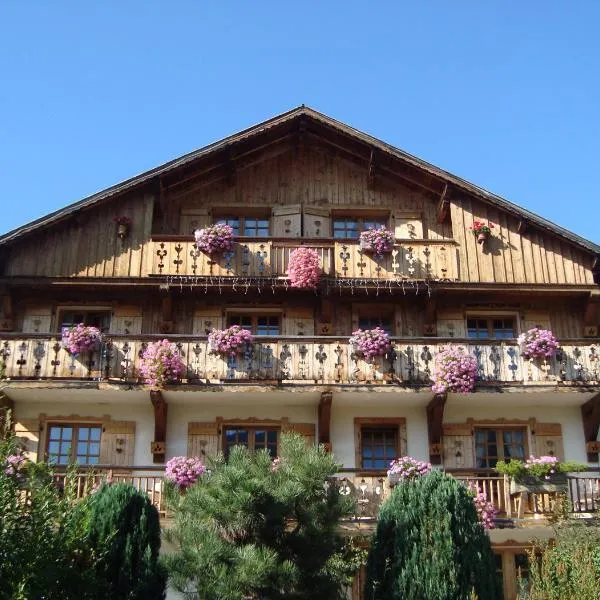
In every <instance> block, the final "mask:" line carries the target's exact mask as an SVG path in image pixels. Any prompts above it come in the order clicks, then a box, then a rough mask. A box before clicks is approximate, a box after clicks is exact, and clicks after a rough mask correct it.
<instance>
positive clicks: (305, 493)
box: [166, 434, 357, 600]
mask: <svg viewBox="0 0 600 600" xmlns="http://www.w3.org/2000/svg"><path fill="white" fill-rule="evenodd" d="M338 468H339V466H338V465H336V464H335V461H334V459H333V457H332V456H331V455H330V454H328V453H327V452H325V450H324V449H323V448H322V447H321V448H317V447H313V448H307V447H306V443H305V441H304V440H303V438H302V437H301V436H298V435H296V434H284V435H282V439H281V457H280V459H279V460H276V461H275V462H273V461H271V458H270V457H269V454H268V453H267V452H266V451H260V452H257V453H255V454H250V453H249V452H248V451H247V450H246V448H243V447H239V446H238V447H235V448H233V449H232V451H231V453H230V456H229V459H228V461H225V460H224V459H223V457H219V458H218V459H217V460H216V461H215V462H214V463H213V464H212V465H211V472H210V473H209V474H207V475H204V476H203V477H202V478H201V480H200V481H199V482H198V483H197V484H196V485H194V486H192V487H191V488H188V489H187V490H186V493H185V494H184V495H181V496H179V495H177V496H176V498H175V513H176V514H175V524H174V527H173V529H172V530H171V531H170V535H171V537H172V539H173V541H175V542H177V543H178V545H179V547H180V552H179V553H177V554H175V555H169V556H167V557H166V560H167V564H168V567H169V571H170V575H171V578H172V582H173V584H174V586H175V588H176V589H178V590H180V591H182V592H188V593H196V594H197V595H198V597H199V598H202V599H203V600H242V599H244V600H249V599H252V600H254V599H259V598H260V599H269V600H280V599H283V598H285V599H286V600H304V599H306V600H308V599H310V600H336V599H341V598H343V597H344V596H343V588H344V586H345V585H347V584H348V583H349V582H350V580H351V576H352V575H353V574H354V572H355V571H356V569H357V565H356V560H355V559H356V555H355V553H354V551H353V550H352V549H350V548H349V547H348V546H347V545H346V543H345V541H344V538H343V536H341V535H340V532H339V522H340V519H342V518H343V517H346V516H349V515H350V514H351V511H352V502H351V501H349V500H348V498H346V497H344V496H341V495H340V494H339V493H337V491H336V488H335V487H334V486H330V485H328V480H329V478H330V477H331V476H332V475H334V474H335V472H336V471H337V470H338ZM353 559H354V560H353Z"/></svg>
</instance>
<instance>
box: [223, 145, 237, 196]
mask: <svg viewBox="0 0 600 600" xmlns="http://www.w3.org/2000/svg"><path fill="white" fill-rule="evenodd" d="M235 156H236V155H235V150H234V148H232V147H231V146H230V147H229V148H227V158H226V159H225V181H226V182H227V185H228V186H229V187H233V186H234V185H235V183H236V180H237V171H236V166H235Z"/></svg>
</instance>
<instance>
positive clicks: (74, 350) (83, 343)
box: [62, 323, 102, 356]
mask: <svg viewBox="0 0 600 600" xmlns="http://www.w3.org/2000/svg"><path fill="white" fill-rule="evenodd" d="M101 342H102V333H101V331H100V330H99V329H98V328H97V327H92V326H88V325H85V324H84V323H78V324H77V325H74V326H73V327H65V328H64V329H63V333H62V345H63V347H64V348H65V350H67V352H68V353H69V354H72V355H73V356H77V355H78V354H85V353H86V352H90V351H92V350H96V349H97V348H98V346H99V345H100V343H101Z"/></svg>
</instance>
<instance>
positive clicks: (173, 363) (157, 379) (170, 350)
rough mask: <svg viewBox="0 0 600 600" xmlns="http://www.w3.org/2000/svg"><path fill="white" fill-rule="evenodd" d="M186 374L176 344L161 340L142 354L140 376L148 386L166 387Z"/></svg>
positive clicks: (150, 345)
mask: <svg viewBox="0 0 600 600" xmlns="http://www.w3.org/2000/svg"><path fill="white" fill-rule="evenodd" d="M183 373H185V364H184V362H183V360H182V358H181V355H180V354H179V350H178V349H177V346H176V345H175V344H172V343H171V342H169V340H161V341H160V342H153V343H151V344H148V346H147V347H146V349H145V350H144V352H143V354H142V360H141V362H140V374H141V375H142V377H143V378H144V380H145V382H146V384H147V385H151V386H153V387H159V388H160V387H164V386H165V384H167V383H169V382H171V381H175V380H177V379H179V378H180V377H181V375H183Z"/></svg>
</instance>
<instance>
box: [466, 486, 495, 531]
mask: <svg viewBox="0 0 600 600" xmlns="http://www.w3.org/2000/svg"><path fill="white" fill-rule="evenodd" d="M469 491H470V492H471V494H472V495H473V503H474V504H475V510H476V511H477V516H478V517H479V522H480V523H481V524H482V525H483V528H484V529H494V527H496V521H495V519H496V514H497V512H498V511H497V510H496V507H495V506H494V505H493V504H492V503H491V502H490V501H489V500H488V499H487V495H486V493H485V492H483V491H481V490H480V489H479V487H478V486H477V484H476V483H475V482H471V483H469Z"/></svg>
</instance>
